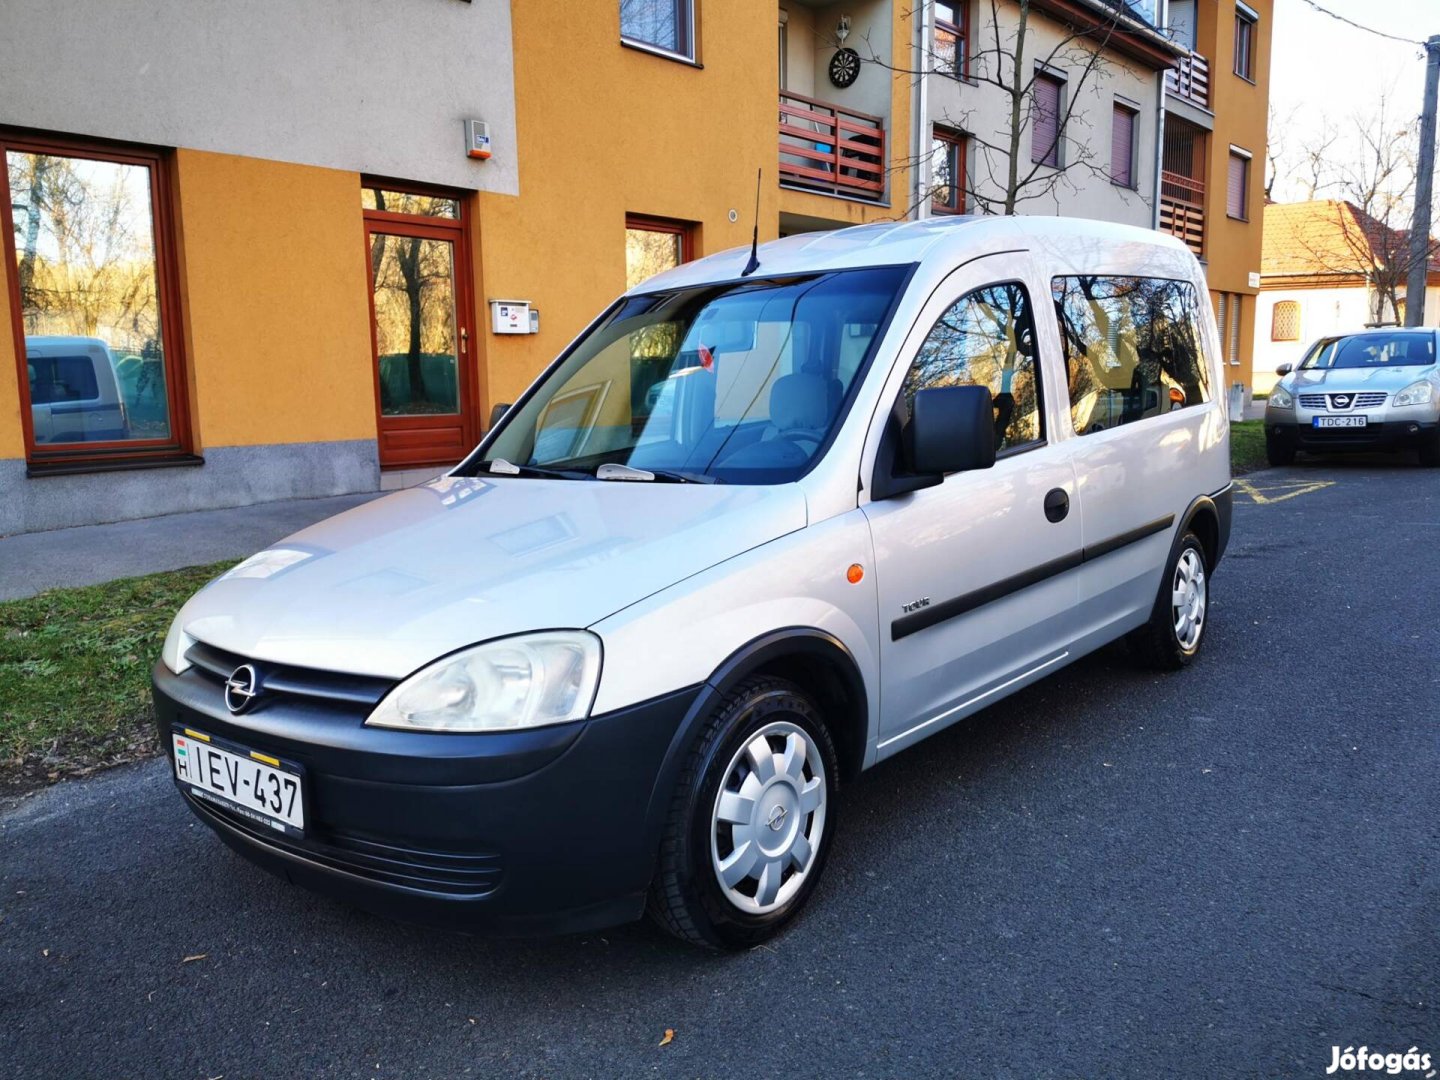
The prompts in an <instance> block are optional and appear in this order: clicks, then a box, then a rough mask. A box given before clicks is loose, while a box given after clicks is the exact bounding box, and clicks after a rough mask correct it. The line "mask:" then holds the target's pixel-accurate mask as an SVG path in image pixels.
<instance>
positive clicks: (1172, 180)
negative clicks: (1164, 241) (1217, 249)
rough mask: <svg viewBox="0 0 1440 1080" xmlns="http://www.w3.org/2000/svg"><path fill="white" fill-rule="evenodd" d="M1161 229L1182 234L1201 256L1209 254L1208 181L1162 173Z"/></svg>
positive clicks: (1174, 234) (1172, 173) (1180, 235)
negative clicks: (1206, 221)
mask: <svg viewBox="0 0 1440 1080" xmlns="http://www.w3.org/2000/svg"><path fill="white" fill-rule="evenodd" d="M1160 231H1161V232H1168V233H1169V234H1170V235H1171V236H1178V237H1179V238H1180V239H1181V240H1183V241H1185V244H1186V246H1187V247H1189V249H1190V250H1191V251H1193V252H1194V253H1195V257H1196V258H1197V259H1202V258H1204V257H1205V181H1204V180H1196V179H1195V178H1194V177H1190V176H1185V175H1182V174H1181V173H1175V172H1168V171H1164V172H1161V173H1160Z"/></svg>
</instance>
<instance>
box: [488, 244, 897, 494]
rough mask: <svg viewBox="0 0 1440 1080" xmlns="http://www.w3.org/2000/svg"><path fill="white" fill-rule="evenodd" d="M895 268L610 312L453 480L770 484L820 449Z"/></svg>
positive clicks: (680, 297) (730, 287)
mask: <svg viewBox="0 0 1440 1080" xmlns="http://www.w3.org/2000/svg"><path fill="white" fill-rule="evenodd" d="M908 273H909V268H908V267H882V268H877V269H866V270H846V271H839V272H835V273H828V274H816V275H807V276H803V277H789V278H775V279H768V280H759V281H744V282H732V283H728V284H724V285H704V286H697V287H694V288H690V289H680V290H676V291H673V292H665V293H654V294H650V295H643V296H636V297H629V298H627V299H625V300H623V301H621V302H619V303H617V304H616V305H615V307H614V308H612V309H611V310H610V312H608V313H607V314H606V315H605V316H604V317H603V318H602V319H601V320H600V321H599V322H598V323H596V325H595V326H594V327H592V328H591V330H590V331H589V332H588V333H587V334H586V335H585V336H584V337H583V338H581V340H580V341H578V342H577V343H576V345H575V347H574V348H573V349H572V350H571V351H570V353H569V354H568V355H567V356H566V357H565V358H564V359H563V360H562V361H561V362H560V363H559V364H557V365H556V366H554V367H552V368H551V369H550V371H549V372H547V373H546V374H545V375H544V376H543V377H542V379H541V381H540V383H539V384H537V385H536V387H535V388H534V389H533V390H532V392H531V393H530V394H529V395H528V396H527V397H526V398H525V399H524V400H522V402H521V403H520V404H519V405H517V406H516V407H515V408H512V409H511V410H510V411H509V412H508V413H507V414H506V416H505V419H504V420H503V421H502V423H501V425H500V428H499V430H498V431H497V432H496V433H495V435H494V436H493V438H492V439H491V440H490V442H489V444H488V445H487V446H486V448H485V451H484V453H483V454H482V455H481V456H480V457H479V458H478V459H475V460H472V461H470V462H468V463H467V465H466V467H465V468H464V470H463V471H464V472H466V473H469V474H478V475H486V474H494V475H512V476H521V477H527V476H528V477H533V478H536V479H596V478H598V479H601V480H642V481H670V482H686V481H694V482H699V483H730V484H774V483H785V482H788V481H791V480H794V479H796V478H798V477H799V476H801V475H802V474H803V473H805V472H806V471H807V470H808V469H809V468H810V466H811V465H812V464H813V463H814V462H815V460H817V459H818V457H819V456H820V453H821V452H822V450H823V449H824V448H825V447H826V446H828V445H829V442H830V438H831V435H832V434H833V432H834V431H835V429H836V428H837V427H838V425H839V423H840V421H841V419H842V416H843V414H844V411H845V407H846V404H847V403H848V401H849V398H850V390H851V387H852V386H853V385H854V384H855V382H856V380H857V379H858V378H859V377H860V375H861V373H862V372H863V371H864V370H865V368H866V366H867V365H868V363H869V359H870V354H871V352H872V350H873V349H874V347H875V345H876V343H877V340H878V337H879V333H880V329H881V327H882V326H883V325H884V323H885V320H886V318H887V316H888V315H889V313H890V309H891V307H892V306H893V304H894V302H895V299H896V296H897V294H898V293H899V291H900V289H901V286H902V284H903V283H904V281H905V279H906V276H907V274H908Z"/></svg>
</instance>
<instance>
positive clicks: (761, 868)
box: [710, 721, 826, 915]
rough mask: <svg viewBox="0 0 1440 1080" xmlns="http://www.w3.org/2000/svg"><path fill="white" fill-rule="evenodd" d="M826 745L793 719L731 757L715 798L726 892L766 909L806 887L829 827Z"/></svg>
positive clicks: (716, 848) (718, 862)
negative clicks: (823, 751)
mask: <svg viewBox="0 0 1440 1080" xmlns="http://www.w3.org/2000/svg"><path fill="white" fill-rule="evenodd" d="M825 794H826V793H825V769H824V766H823V765H822V764H821V758H820V751H819V749H818V748H817V747H816V746H815V743H814V742H813V741H812V740H811V738H810V736H809V735H807V734H805V732H804V730H803V729H802V728H799V727H797V726H796V725H794V724H790V723H785V722H783V721H782V722H779V723H774V724H769V725H767V726H766V727H764V728H761V729H760V730H759V731H758V732H756V733H755V734H754V735H753V736H752V737H751V738H750V741H749V742H747V743H746V744H745V745H744V746H742V747H741V748H740V749H739V750H738V751H737V752H736V754H735V756H734V757H733V758H731V760H730V765H729V767H728V768H726V770H725V782H724V783H723V784H722V785H721V787H720V793H719V795H717V796H716V798H715V807H714V811H713V812H712V814H711V824H710V861H711V865H712V866H713V867H714V869H715V877H716V880H718V881H719V883H720V890H721V892H723V893H724V894H725V898H726V899H727V900H729V901H730V902H731V903H732V904H734V905H735V906H736V907H737V908H739V909H740V910H741V911H746V912H749V913H750V914H752V915H763V914H765V913H766V912H769V911H774V910H775V909H776V908H778V907H780V906H781V905H783V904H784V903H785V902H786V901H788V900H789V899H790V898H791V897H792V896H794V895H795V893H796V892H797V891H799V889H800V886H801V884H803V883H804V881H805V875H806V874H807V873H809V871H810V868H811V867H812V866H814V865H815V854H816V852H817V851H819V850H820V837H821V836H822V835H823V833H824V831H825Z"/></svg>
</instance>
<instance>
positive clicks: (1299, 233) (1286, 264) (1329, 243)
mask: <svg viewBox="0 0 1440 1080" xmlns="http://www.w3.org/2000/svg"><path fill="white" fill-rule="evenodd" d="M1404 251H1406V239H1405V233H1404V232H1402V231H1401V230H1398V229H1391V228H1388V227H1387V226H1386V225H1385V224H1384V223H1383V222H1381V221H1378V220H1376V219H1375V218H1374V217H1372V216H1370V215H1369V214H1367V213H1365V211H1363V210H1361V209H1360V208H1359V207H1358V206H1356V205H1355V204H1354V203H1351V202H1342V201H1339V200H1335V199H1317V200H1315V201H1313V202H1301V203H1271V204H1270V205H1269V206H1267V207H1265V225H1264V232H1263V234H1262V237H1261V254H1260V273H1261V274H1262V275H1265V276H1271V275H1275V276H1287V275H1296V274H1306V275H1309V274H1364V273H1365V272H1366V271H1367V270H1369V269H1370V267H1371V265H1372V263H1373V264H1378V265H1384V264H1385V261H1386V259H1385V255H1386V253H1387V252H1388V253H1390V254H1391V255H1392V256H1394V255H1400V254H1401V253H1403V252H1404ZM1401 257H1402V258H1403V255H1401ZM1430 270H1431V271H1432V272H1435V271H1440V251H1437V250H1435V249H1434V248H1433V246H1432V252H1431V255H1430Z"/></svg>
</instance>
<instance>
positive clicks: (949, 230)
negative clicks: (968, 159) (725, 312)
mask: <svg viewBox="0 0 1440 1080" xmlns="http://www.w3.org/2000/svg"><path fill="white" fill-rule="evenodd" d="M1041 247H1043V248H1046V249H1048V250H1050V251H1051V252H1052V253H1053V254H1057V255H1059V256H1060V257H1061V258H1062V259H1065V260H1066V261H1072V262H1076V263H1077V264H1087V263H1089V262H1091V261H1094V260H1096V258H1097V256H1098V257H1099V261H1100V262H1109V260H1107V259H1105V258H1104V257H1103V256H1104V254H1105V253H1107V252H1113V251H1116V250H1120V249H1129V250H1130V251H1131V252H1132V254H1133V253H1134V252H1136V249H1137V248H1138V249H1139V250H1140V251H1141V252H1142V253H1144V254H1145V255H1146V256H1148V258H1147V259H1146V261H1149V262H1154V261H1159V262H1162V263H1173V265H1174V266H1175V267H1177V268H1180V267H1183V268H1184V271H1185V272H1186V276H1187V277H1188V276H1189V270H1190V268H1191V267H1193V266H1194V265H1195V263H1194V259H1193V256H1191V255H1190V252H1189V249H1187V248H1186V247H1185V245H1184V244H1183V243H1181V242H1180V241H1179V240H1177V239H1176V238H1174V237H1172V236H1168V235H1166V234H1164V233H1160V232H1155V231H1153V230H1151V229H1142V228H1139V227H1137V226H1133V225H1119V224H1116V223H1114V222H1108V221H1092V220H1090V219H1088V218H1063V217H1038V216H1036V217H982V216H976V215H964V214H962V215H949V214H947V215H944V216H936V217H931V218H925V219H922V220H920V221H901V222H877V223H875V224H871V225H856V226H853V227H851V228H848V229H838V230H836V231H834V232H810V233H799V234H796V235H794V236H787V237H782V238H781V239H779V240H771V241H769V242H768V243H764V244H761V245H760V247H759V250H758V256H759V259H760V267H759V269H758V270H757V271H756V276H758V277H762V278H768V277H785V276H790V275H793V274H813V273H824V272H827V271H832V270H849V269H856V268H859V267H867V266H899V265H908V264H918V265H920V266H921V267H922V268H924V267H932V268H934V269H937V270H943V271H948V270H949V269H953V268H954V267H956V266H958V265H960V264H961V263H963V262H966V261H968V260H969V259H972V258H976V257H978V256H981V255H989V254H996V253H1000V252H1004V251H1007V250H1009V251H1028V250H1033V249H1035V248H1041ZM749 258H750V248H749V245H745V246H742V247H735V248H730V249H728V250H726V251H721V252H718V253H717V254H714V255H709V256H706V257H705V258H702V259H696V260H695V261H694V262H688V263H685V264H683V265H681V266H678V267H676V268H675V269H673V270H667V271H665V272H664V273H661V274H657V275H656V276H655V277H653V278H650V279H649V280H647V281H644V282H642V283H641V284H639V285H637V286H636V287H635V288H634V289H632V290H631V292H632V293H649V292H658V291H664V290H669V289H675V288H685V287H688V286H692V285H703V284H709V283H713V282H724V281H734V280H736V279H738V278H739V277H740V275H741V271H742V270H743V269H744V268H745V265H746V263H747V262H748V261H749ZM1094 269H1095V271H1096V272H1099V271H1101V270H1102V269H1104V268H1103V267H1101V266H1099V265H1096V266H1095V267H1094ZM1110 272H1115V271H1114V270H1110Z"/></svg>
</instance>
